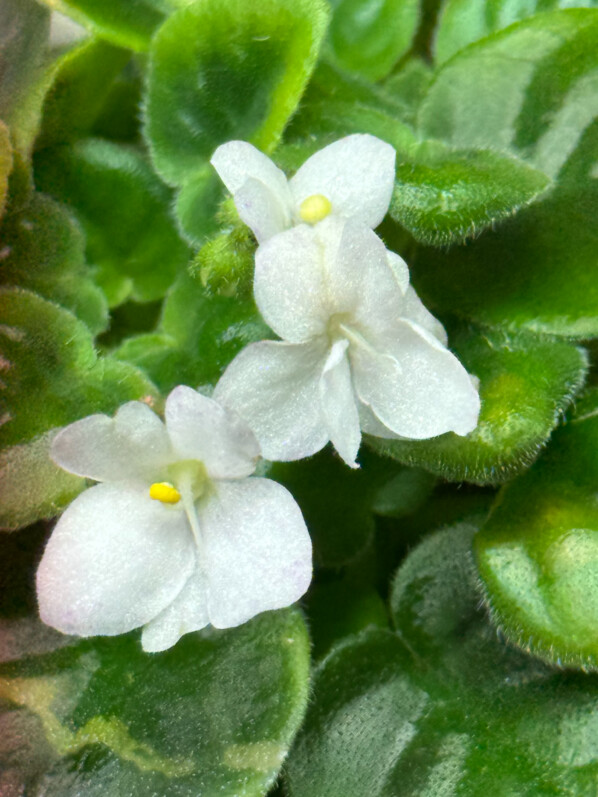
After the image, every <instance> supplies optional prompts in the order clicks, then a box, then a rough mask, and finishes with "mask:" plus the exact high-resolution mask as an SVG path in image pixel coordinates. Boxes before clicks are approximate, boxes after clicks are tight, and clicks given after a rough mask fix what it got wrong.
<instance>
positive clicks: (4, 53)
mask: <svg viewBox="0 0 598 797" xmlns="http://www.w3.org/2000/svg"><path fill="white" fill-rule="evenodd" d="M49 20H50V15H49V13H48V10H47V9H45V8H42V7H41V6H40V5H39V4H38V3H36V2H34V0H2V3H1V4H0V119H1V120H2V121H3V122H5V124H7V125H8V127H9V128H10V132H11V136H12V140H13V144H14V146H15V149H17V150H19V152H21V153H22V154H23V156H28V155H29V154H30V151H31V147H32V145H33V141H34V138H35V135H36V133H37V128H38V124H39V115H40V110H41V105H42V102H43V97H44V93H45V88H46V82H47V79H46V76H45V73H46V45H47V40H48V33H49V29H50V21H49Z"/></svg>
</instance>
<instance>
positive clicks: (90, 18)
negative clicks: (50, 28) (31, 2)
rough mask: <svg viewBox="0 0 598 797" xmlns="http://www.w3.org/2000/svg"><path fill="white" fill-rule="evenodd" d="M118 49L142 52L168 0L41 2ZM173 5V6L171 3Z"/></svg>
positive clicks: (162, 17)
mask: <svg viewBox="0 0 598 797" xmlns="http://www.w3.org/2000/svg"><path fill="white" fill-rule="evenodd" d="M42 2H43V3H45V4H46V5H47V6H49V7H50V8H52V9H54V10H56V11H60V12H61V13H62V14H66V15H67V16H69V17H71V18H72V19H74V20H75V22H78V23H79V24H80V25H83V26H84V27H86V28H88V29H89V30H90V31H91V32H92V33H95V34H97V35H98V36H101V37H102V38H105V39H108V41H111V42H113V43H114V44H116V45H117V46H119V47H127V48H129V49H131V50H136V51H138V52H143V51H145V50H147V49H148V47H149V43H150V39H151V36H152V34H153V32H154V30H155V29H156V28H157V27H158V26H159V25H160V23H161V22H162V20H163V19H164V15H165V12H166V10H167V6H168V5H170V4H169V3H168V0H165V2H164V3H161V2H160V3H159V2H156V0H42ZM172 5H173V6H174V5H175V3H174V2H173V3H172Z"/></svg>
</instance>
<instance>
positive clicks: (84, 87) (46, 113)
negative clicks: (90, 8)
mask: <svg viewBox="0 0 598 797" xmlns="http://www.w3.org/2000/svg"><path fill="white" fill-rule="evenodd" d="M130 57H131V53H130V52H129V51H127V50H124V49H122V48H120V47H114V46H113V45H111V44H108V43H106V42H104V41H101V40H99V39H90V40H87V41H84V42H83V43H82V44H80V45H79V46H78V47H74V48H73V49H72V50H69V51H68V52H67V53H66V54H65V55H63V56H62V57H61V58H60V59H59V60H58V62H57V63H56V64H55V66H54V79H53V83H52V86H51V88H50V90H49V91H48V94H47V95H46V97H45V100H44V107H43V116H42V125H41V130H40V133H39V136H38V139H37V141H36V147H37V149H40V148H42V147H48V146H51V145H53V144H62V143H64V142H66V141H70V140H72V139H75V138H79V137H81V136H82V135H84V134H87V133H89V131H90V130H91V128H92V126H93V124H94V122H95V121H96V119H97V117H98V116H99V114H100V112H101V110H102V108H103V106H104V103H105V102H106V100H107V98H108V95H109V92H110V90H111V87H112V84H113V82H114V80H115V78H116V77H117V75H119V73H120V72H122V70H123V68H124V67H125V65H126V64H127V62H128V61H129V59H130Z"/></svg>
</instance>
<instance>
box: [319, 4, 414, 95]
mask: <svg viewBox="0 0 598 797" xmlns="http://www.w3.org/2000/svg"><path fill="white" fill-rule="evenodd" d="M332 8H333V15H332V20H331V22H330V30H329V34H328V35H329V41H330V46H331V50H332V53H333V56H334V58H335V60H336V61H337V62H338V63H339V64H340V65H341V66H342V67H343V68H345V69H347V70H349V71H350V72H356V73H357V74H360V75H363V76H364V77H366V78H369V79H370V80H380V79H381V78H383V77H385V76H386V75H387V74H388V73H389V72H390V70H391V69H392V67H393V66H394V65H395V64H396V62H397V61H398V60H399V58H400V57H401V56H402V55H404V54H405V53H406V52H407V50H408V49H409V47H410V45H411V40H412V38H413V35H414V34H415V30H416V27H417V22H418V11H419V9H418V3H417V0H382V2H379V0H332Z"/></svg>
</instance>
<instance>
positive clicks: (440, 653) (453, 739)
mask: <svg viewBox="0 0 598 797" xmlns="http://www.w3.org/2000/svg"><path fill="white" fill-rule="evenodd" d="M474 530H475V527H473V526H471V525H461V526H456V527H453V528H451V529H447V530H444V531H442V532H439V533H437V534H435V535H433V536H432V537H429V538H427V539H426V540H425V541H424V542H423V543H422V544H421V545H420V546H419V547H418V548H416V549H415V550H414V551H413V552H412V553H411V554H410V555H409V556H408V558H407V559H406V561H405V563H404V565H403V566H402V567H401V568H400V570H399V573H398V574H397V578H396V581H395V584H394V589H393V594H392V600H391V603H392V607H393V610H394V612H395V619H396V622H397V633H396V634H394V633H392V632H390V631H383V630H379V629H372V630H367V631H364V632H362V633H361V634H359V635H358V636H355V637H353V638H351V637H348V638H346V639H345V640H343V641H342V642H340V643H339V644H338V645H337V646H336V647H335V648H333V650H332V651H331V653H330V654H329V655H328V656H327V657H326V658H325V659H324V661H323V662H322V664H321V665H320V666H319V667H318V669H317V670H316V673H315V678H314V687H313V690H314V694H313V698H312V700H311V702H310V706H309V709H308V713H307V717H306V721H305V723H304V726H303V728H302V730H301V732H300V734H299V736H298V738H297V741H296V744H295V746H294V748H293V750H292V751H291V755H290V757H289V759H288V762H287V765H286V776H287V777H286V785H287V788H288V793H289V795H290V797H363V795H364V794H367V795H368V797H395V795H399V794H400V795H401V797H439V796H440V795H442V797H483V795H485V794H486V795H487V794H491V795H492V797H513V795H534V797H549V795H555V794H567V793H569V794H575V795H586V794H587V795H590V794H591V793H592V790H593V789H594V788H595V784H596V778H597V776H598V752H597V750H596V744H595V738H596V737H595V725H596V710H595V707H596V699H597V697H598V679H596V678H593V677H588V676H585V677H584V676H580V675H575V674H567V673H562V672H556V671H555V670H553V669H550V668H548V667H546V666H544V665H542V664H541V663H538V662H537V661H535V660H533V659H530V658H529V657H527V656H525V655H523V654H521V653H520V652H519V651H517V650H514V649H512V648H509V647H508V646H506V645H504V644H502V643H501V642H500V641H499V639H498V637H497V635H496V632H495V630H494V629H493V627H492V626H491V625H490V624H489V623H488V621H487V619H486V618H485V617H484V616H483V615H482V614H481V613H480V610H479V595H478V591H477V588H476V575H475V570H474V568H473V563H472V557H471V548H470V546H471V538H472V534H473V532H474Z"/></svg>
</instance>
